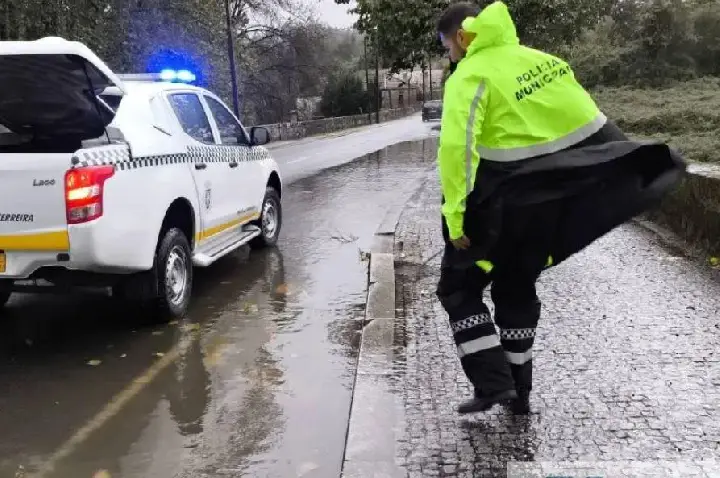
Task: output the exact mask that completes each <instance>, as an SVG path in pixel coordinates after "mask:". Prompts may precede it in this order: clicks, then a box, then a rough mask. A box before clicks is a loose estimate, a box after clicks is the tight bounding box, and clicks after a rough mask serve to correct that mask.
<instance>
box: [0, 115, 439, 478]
mask: <svg viewBox="0 0 720 478" xmlns="http://www.w3.org/2000/svg"><path fill="white" fill-rule="evenodd" d="M428 134H432V133H431V132H430V127H429V126H426V125H423V124H422V123H421V122H420V119H419V117H417V116H416V117H413V118H409V119H405V120H399V121H396V122H393V123H390V124H385V125H380V126H373V127H370V128H365V129H362V130H357V131H353V132H351V133H350V134H335V135H331V136H329V137H324V138H320V139H308V140H303V141H299V142H297V143H294V144H289V143H284V144H280V145H278V146H277V149H275V150H274V151H273V154H274V155H275V157H276V158H277V160H278V162H279V163H280V164H281V168H282V171H283V173H284V175H285V181H286V186H287V189H286V193H285V195H284V207H285V211H284V212H285V218H284V219H285V222H284V226H283V231H282V239H281V243H280V246H279V248H278V249H277V250H271V251H264V252H253V253H249V252H248V251H247V250H241V251H239V252H238V253H237V254H234V255H232V257H228V258H226V259H224V260H222V261H220V262H218V263H217V264H216V265H214V266H213V267H211V268H209V269H205V270H199V271H198V272H197V276H196V290H195V294H194V299H193V300H194V302H193V306H192V310H191V312H190V314H189V316H188V317H187V319H185V320H183V321H181V322H179V323H171V324H169V325H161V326H157V325H150V324H148V323H147V322H146V321H145V319H143V318H141V317H138V316H136V315H135V313H134V312H131V311H130V310H126V309H124V308H122V307H118V306H117V304H116V303H114V302H112V301H111V300H110V299H108V298H106V297H102V296H100V295H95V296H87V295H77V296H65V297H57V296H33V295H27V296H22V295H18V296H16V298H14V299H13V300H12V301H11V303H10V305H9V307H8V309H7V310H6V311H5V312H4V313H3V314H2V315H0V317H1V319H0V320H1V321H2V334H0V377H1V379H0V430H2V434H1V435H0V477H15V476H17V477H21V476H35V475H38V476H51V477H72V478H82V477H92V476H94V475H96V474H97V473H98V472H100V471H103V470H104V471H106V472H107V474H102V473H100V474H97V475H96V476H103V477H107V476H112V477H183V478H184V477H205V476H207V477H210V476H213V477H215V476H253V477H291V476H292V477H295V476H302V477H323V478H324V477H337V476H338V475H339V472H340V467H341V463H342V454H343V449H344V441H345V434H346V432H347V418H348V414H349V407H350V399H351V388H352V383H353V378H354V372H355V365H356V359H357V344H358V338H359V334H358V331H359V329H360V326H361V321H360V320H359V319H361V318H362V315H363V306H364V299H365V287H366V284H365V282H366V265H365V264H364V263H363V261H362V254H361V251H363V250H367V249H368V248H369V246H370V241H371V238H372V235H373V233H374V231H375V228H376V227H377V225H378V224H379V223H380V221H381V220H382V219H383V216H384V213H385V211H386V209H387V207H388V206H389V205H390V204H393V203H395V202H397V201H402V200H404V199H405V198H407V196H408V195H409V194H410V192H411V191H412V190H413V188H414V187H416V183H414V181H415V180H416V179H419V178H421V177H424V170H426V169H427V163H425V164H420V163H419V162H418V161H416V158H418V157H419V156H420V155H422V150H423V148H424V145H423V143H422V142H419V143H418V142H416V143H403V144H401V145H398V146H395V147H392V148H390V149H389V150H388V151H386V152H382V153H378V154H372V155H370V156H368V157H365V158H362V159H360V160H358V161H354V162H352V163H348V164H345V165H344V166H338V165H339V164H341V163H347V162H348V161H349V160H351V159H352V158H355V157H358V156H362V155H364V154H366V153H370V152H372V151H374V150H377V149H379V148H382V147H384V146H387V145H389V144H393V143H397V142H398V141H402V140H409V139H418V138H422V137H424V136H427V135H428ZM329 167H332V169H329V170H326V171H323V172H321V171H322V170H323V169H326V168H329ZM317 173H319V174H317ZM315 174H316V175H315ZM300 178H305V179H302V180H299V181H298V179H300ZM291 183H292V184H291Z"/></svg>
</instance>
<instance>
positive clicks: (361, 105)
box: [320, 72, 370, 117]
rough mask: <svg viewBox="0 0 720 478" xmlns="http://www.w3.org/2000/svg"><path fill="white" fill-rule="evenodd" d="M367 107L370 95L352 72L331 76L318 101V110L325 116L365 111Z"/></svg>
mask: <svg viewBox="0 0 720 478" xmlns="http://www.w3.org/2000/svg"><path fill="white" fill-rule="evenodd" d="M369 108H370V95H369V94H368V92H367V91H366V90H365V88H364V85H363V82H362V80H361V79H360V78H359V77H358V75H357V74H356V73H354V72H343V73H341V74H339V75H337V76H333V77H331V78H330V81H329V82H328V84H327V86H326V87H325V91H324V92H323V95H322V100H321V102H320V111H321V112H322V114H323V115H325V116H326V117H332V116H351V115H356V114H362V113H367V112H368V111H369Z"/></svg>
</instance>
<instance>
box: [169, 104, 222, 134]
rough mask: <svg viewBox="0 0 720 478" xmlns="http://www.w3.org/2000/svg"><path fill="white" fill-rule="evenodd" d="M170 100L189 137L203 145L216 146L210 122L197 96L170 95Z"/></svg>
mask: <svg viewBox="0 0 720 478" xmlns="http://www.w3.org/2000/svg"><path fill="white" fill-rule="evenodd" d="M169 100H170V105H172V108H173V111H175V116H177V118H178V120H179V121H180V125H181V126H182V129H183V131H185V133H186V134H187V135H188V136H190V137H191V138H193V139H195V140H197V141H200V142H201V143H205V144H215V138H214V137H213V132H212V127H210V121H209V120H208V117H207V115H206V114H205V110H204V109H203V106H202V103H200V98H198V96H197V95H196V94H194V93H175V94H173V95H170V97H169Z"/></svg>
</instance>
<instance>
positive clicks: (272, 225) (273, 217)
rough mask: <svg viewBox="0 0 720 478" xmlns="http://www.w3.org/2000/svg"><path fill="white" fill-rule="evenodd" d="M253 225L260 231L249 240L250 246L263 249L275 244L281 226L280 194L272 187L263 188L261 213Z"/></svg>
mask: <svg viewBox="0 0 720 478" xmlns="http://www.w3.org/2000/svg"><path fill="white" fill-rule="evenodd" d="M254 225H256V226H258V227H259V228H260V230H261V231H262V232H261V233H260V235H259V236H258V237H256V238H254V239H253V240H252V241H250V247H252V248H253V249H263V248H265V247H273V246H275V245H276V244H277V242H278V237H279V236H280V228H281V227H282V204H281V203H280V195H279V194H278V193H277V191H275V189H274V188H267V189H266V190H265V199H264V200H263V205H262V213H261V214H260V219H259V220H258V221H256V222H255V223H254Z"/></svg>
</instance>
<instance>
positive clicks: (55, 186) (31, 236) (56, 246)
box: [0, 153, 72, 274]
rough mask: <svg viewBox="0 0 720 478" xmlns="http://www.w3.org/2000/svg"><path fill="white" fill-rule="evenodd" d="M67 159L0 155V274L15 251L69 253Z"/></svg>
mask: <svg viewBox="0 0 720 478" xmlns="http://www.w3.org/2000/svg"><path fill="white" fill-rule="evenodd" d="M71 157H72V154H67V153H62V154H52V153H51V154H3V153H0V251H2V252H3V254H0V274H2V273H3V272H5V270H6V269H8V268H10V267H11V258H12V254H13V253H15V252H19V253H27V252H50V251H58V252H62V251H68V250H69V248H70V244H69V239H68V229H67V218H66V212H65V197H64V191H65V187H64V180H65V172H66V171H67V170H68V169H69V166H70V160H71Z"/></svg>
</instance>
